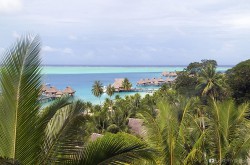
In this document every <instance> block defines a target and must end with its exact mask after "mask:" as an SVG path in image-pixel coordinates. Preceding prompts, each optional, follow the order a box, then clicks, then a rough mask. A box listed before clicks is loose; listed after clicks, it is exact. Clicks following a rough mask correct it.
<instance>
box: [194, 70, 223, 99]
mask: <svg viewBox="0 0 250 165" xmlns="http://www.w3.org/2000/svg"><path fill="white" fill-rule="evenodd" d="M225 85H226V84H225V81H223V76H222V75H221V74H219V73H216V68H215V66H213V65H208V66H207V67H205V68H203V69H202V70H201V73H200V75H199V77H198V84H197V86H196V89H197V90H198V91H200V93H201V96H209V95H210V96H212V97H215V98H219V96H220V95H222V94H225ZM220 97H221V96H220Z"/></svg>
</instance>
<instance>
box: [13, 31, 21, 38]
mask: <svg viewBox="0 0 250 165" xmlns="http://www.w3.org/2000/svg"><path fill="white" fill-rule="evenodd" d="M12 37H14V38H15V39H19V38H20V37H21V35H20V34H19V33H17V32H16V31H14V32H12Z"/></svg>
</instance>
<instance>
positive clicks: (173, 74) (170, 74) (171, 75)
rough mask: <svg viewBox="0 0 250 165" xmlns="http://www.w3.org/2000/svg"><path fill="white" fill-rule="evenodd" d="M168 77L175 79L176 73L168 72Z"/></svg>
mask: <svg viewBox="0 0 250 165" xmlns="http://www.w3.org/2000/svg"><path fill="white" fill-rule="evenodd" d="M169 76H170V77H176V76H177V73H176V72H170V73H169Z"/></svg>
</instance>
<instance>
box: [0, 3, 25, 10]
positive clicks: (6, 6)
mask: <svg viewBox="0 0 250 165" xmlns="http://www.w3.org/2000/svg"><path fill="white" fill-rule="evenodd" d="M21 9H22V2H21V0H0V13H11V12H16V11H20V10H21Z"/></svg>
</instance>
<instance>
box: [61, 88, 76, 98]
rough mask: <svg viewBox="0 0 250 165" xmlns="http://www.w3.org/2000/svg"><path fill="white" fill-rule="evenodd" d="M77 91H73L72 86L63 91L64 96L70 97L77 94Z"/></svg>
mask: <svg viewBox="0 0 250 165" xmlns="http://www.w3.org/2000/svg"><path fill="white" fill-rule="evenodd" d="M75 92H76V91H75V90H74V89H72V88H71V87H70V86H67V87H66V89H64V90H63V93H64V94H67V95H70V96H74V94H75Z"/></svg>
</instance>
